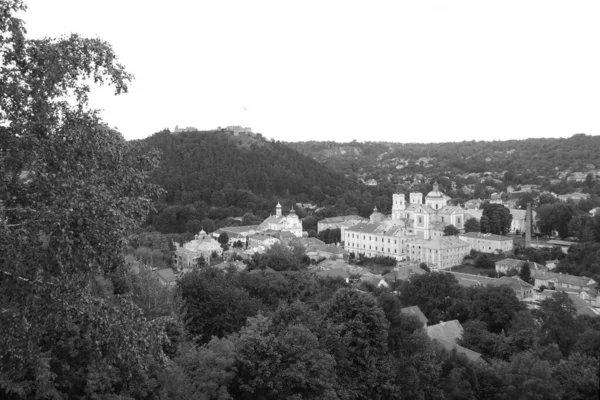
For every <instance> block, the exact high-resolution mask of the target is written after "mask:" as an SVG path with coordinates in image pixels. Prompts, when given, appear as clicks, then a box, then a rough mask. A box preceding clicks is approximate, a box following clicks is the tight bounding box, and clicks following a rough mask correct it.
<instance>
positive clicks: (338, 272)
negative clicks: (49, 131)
mask: <svg viewBox="0 0 600 400" xmlns="http://www.w3.org/2000/svg"><path fill="white" fill-rule="evenodd" d="M316 275H318V276H327V277H331V278H337V277H341V278H344V279H345V278H348V277H350V273H349V272H348V269H346V268H331V269H325V270H322V271H317V273H316Z"/></svg>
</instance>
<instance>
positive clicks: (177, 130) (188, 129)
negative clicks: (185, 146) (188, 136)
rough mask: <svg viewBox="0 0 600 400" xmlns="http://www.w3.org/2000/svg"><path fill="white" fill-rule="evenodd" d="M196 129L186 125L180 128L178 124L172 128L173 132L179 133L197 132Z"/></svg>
mask: <svg viewBox="0 0 600 400" xmlns="http://www.w3.org/2000/svg"><path fill="white" fill-rule="evenodd" d="M197 131H198V129H196V128H194V127H193V126H188V127H187V128H180V127H179V125H175V129H173V133H174V134H175V133H181V132H197Z"/></svg>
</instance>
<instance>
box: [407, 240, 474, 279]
mask: <svg viewBox="0 0 600 400" xmlns="http://www.w3.org/2000/svg"><path fill="white" fill-rule="evenodd" d="M406 248H407V257H408V259H409V260H418V261H419V262H424V263H426V264H427V266H429V268H431V270H432V271H437V270H441V269H448V268H451V267H453V266H455V265H460V264H462V261H463V258H464V257H465V256H466V255H467V254H469V253H470V251H471V246H470V245H469V244H468V243H467V242H464V241H462V240H460V239H459V238H457V237H456V236H441V237H440V236H437V237H434V238H432V239H431V240H424V239H418V240H415V241H411V242H407V243H406Z"/></svg>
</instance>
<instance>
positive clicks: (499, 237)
mask: <svg viewBox="0 0 600 400" xmlns="http://www.w3.org/2000/svg"><path fill="white" fill-rule="evenodd" d="M463 236H464V237H468V238H472V239H485V240H493V241H496V242H505V241H511V242H512V240H513V239H512V238H511V237H508V236H502V235H494V234H492V233H481V232H467V233H461V234H460V235H458V237H463Z"/></svg>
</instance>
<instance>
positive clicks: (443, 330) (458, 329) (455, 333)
mask: <svg viewBox="0 0 600 400" xmlns="http://www.w3.org/2000/svg"><path fill="white" fill-rule="evenodd" d="M425 329H426V330H427V336H429V337H430V338H431V339H438V340H446V341H448V342H450V343H452V344H453V345H455V344H456V341H457V340H458V339H460V338H461V337H462V334H463V327H462V325H461V324H460V322H458V320H457V319H455V320H452V321H445V322H440V323H439V324H437V325H431V326H427V327H425Z"/></svg>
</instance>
